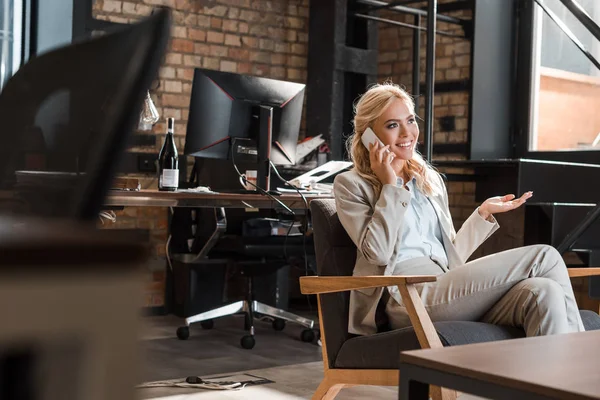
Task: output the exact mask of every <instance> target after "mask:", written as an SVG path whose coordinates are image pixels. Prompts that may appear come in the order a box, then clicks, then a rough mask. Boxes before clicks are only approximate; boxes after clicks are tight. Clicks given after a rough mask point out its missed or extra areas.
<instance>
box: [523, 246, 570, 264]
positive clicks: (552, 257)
mask: <svg viewBox="0 0 600 400" xmlns="http://www.w3.org/2000/svg"><path fill="white" fill-rule="evenodd" d="M531 247H532V250H534V251H535V252H536V253H537V254H538V257H539V259H540V262H541V263H542V264H543V265H544V266H546V267H554V266H557V267H562V268H566V265H565V262H564V260H563V258H562V256H561V254H560V253H559V252H558V250H556V248H554V247H552V246H550V245H547V244H538V245H534V246H531ZM536 258H537V257H536Z"/></svg>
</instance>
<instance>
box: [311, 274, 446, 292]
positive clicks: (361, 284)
mask: <svg viewBox="0 0 600 400" xmlns="http://www.w3.org/2000/svg"><path fill="white" fill-rule="evenodd" d="M435 281H436V277H435V275H406V276H403V275H401V276H379V275H374V276H303V277H301V278H300V291H301V292H302V294H323V293H335V292H346V291H348V290H357V289H367V288H373V287H384V286H397V285H409V284H413V283H422V282H435Z"/></svg>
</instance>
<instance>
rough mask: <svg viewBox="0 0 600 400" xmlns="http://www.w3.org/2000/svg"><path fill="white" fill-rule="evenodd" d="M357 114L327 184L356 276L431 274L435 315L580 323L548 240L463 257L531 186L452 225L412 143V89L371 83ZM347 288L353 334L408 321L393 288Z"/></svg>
mask: <svg viewBox="0 0 600 400" xmlns="http://www.w3.org/2000/svg"><path fill="white" fill-rule="evenodd" d="M355 112H356V115H355V118H354V135H353V136H352V137H351V138H350V141H349V145H350V153H351V156H352V160H353V161H354V169H353V170H351V171H348V172H345V173H343V174H340V175H338V176H337V177H336V179H335V182H334V186H333V188H334V190H333V191H334V196H335V201H336V208H337V212H338V217H339V220H340V222H341V224H342V225H343V226H344V228H345V230H346V232H347V233H348V236H350V238H351V239H352V241H353V242H354V244H355V245H356V247H357V250H358V251H357V257H356V264H355V266H354V271H353V274H354V275H356V276H367V275H369V276H370V275H388V276H389V275H393V276H396V275H436V276H437V280H436V281H435V282H427V283H423V284H420V285H419V287H418V288H417V290H418V291H419V294H420V296H421V299H422V300H423V303H424V305H425V307H426V309H427V312H428V313H429V315H430V316H431V319H432V320H433V321H434V322H436V321H448V320H459V321H460V320H463V321H484V322H487V323H492V324H499V325H512V326H518V327H523V328H524V330H525V332H526V334H527V335H528V336H534V335H547V334H554V333H566V332H577V331H581V330H583V329H584V328H583V324H582V322H581V317H580V315H579V312H578V309H577V304H576V302H575V296H574V294H573V289H572V287H571V282H570V281H569V276H568V273H567V269H566V266H565V263H564V261H563V260H562V257H561V256H560V254H559V253H558V251H556V249H554V248H553V247H550V246H545V245H542V246H528V247H521V248H517V249H513V250H508V251H504V252H500V253H496V254H492V255H490V256H487V257H483V258H480V259H477V260H474V261H469V262H467V260H468V259H469V258H470V257H471V255H472V254H473V252H474V251H475V250H476V249H477V248H478V247H479V246H480V245H481V243H483V242H484V241H485V240H486V239H487V238H488V237H490V236H491V235H492V234H493V233H494V232H495V231H496V230H497V229H498V228H499V225H498V223H497V222H496V219H495V218H494V217H493V215H494V214H497V213H502V212H506V211H510V210H513V209H515V208H517V207H520V206H521V205H523V204H524V203H525V201H526V200H527V199H529V198H530V197H531V196H532V195H533V194H532V193H531V192H527V193H525V194H524V195H523V196H521V197H520V198H518V199H515V196H514V195H511V194H508V195H505V196H497V197H492V198H489V199H487V200H486V201H484V202H483V203H482V204H481V205H480V206H479V207H477V209H476V210H475V211H473V213H472V214H471V216H470V217H469V218H467V220H466V221H465V223H464V224H463V226H462V227H461V228H460V229H459V231H458V232H456V231H455V229H454V225H453V222H452V216H451V215H450V210H449V207H448V195H447V192H446V188H445V185H444V181H443V180H442V177H441V176H440V174H438V173H437V171H435V170H434V169H433V168H432V167H431V166H429V165H428V164H427V163H426V162H425V161H424V160H423V158H422V157H421V156H420V155H419V153H417V152H416V150H415V147H416V143H417V141H418V138H419V128H418V126H417V124H416V121H415V115H414V106H413V101H412V98H411V97H410V95H409V94H408V93H406V92H405V91H404V90H403V89H401V88H400V87H399V86H397V85H394V84H391V83H387V84H383V85H375V86H373V87H371V88H370V89H369V90H368V91H367V92H366V93H365V94H364V95H363V96H362V97H361V98H360V100H359V101H358V102H357V104H356V107H355ZM369 129H371V130H373V132H374V134H375V135H376V136H377V137H378V138H379V139H380V140H381V142H382V143H381V144H377V142H376V141H375V144H374V145H373V144H370V145H369V149H368V150H367V148H366V147H365V146H363V144H362V140H361V139H362V136H363V135H364V134H365V132H368V131H369ZM387 150H389V152H387V153H386V151H387ZM350 296H351V297H350V315H349V326H348V330H349V332H350V333H353V334H359V335H365V334H372V333H376V332H377V331H378V329H379V324H378V323H379V322H382V321H384V320H385V318H387V322H386V323H387V324H389V326H390V327H391V328H392V329H398V328H403V327H406V326H409V325H410V321H409V318H408V313H407V310H406V307H405V306H404V304H403V301H402V299H401V297H400V294H399V292H398V288H397V287H395V286H390V287H388V288H386V289H385V290H384V289H381V288H366V289H360V290H356V291H353V292H352V293H351V295H350ZM382 310H385V312H384V315H381V311H382ZM376 314H378V315H376ZM376 321H377V323H376Z"/></svg>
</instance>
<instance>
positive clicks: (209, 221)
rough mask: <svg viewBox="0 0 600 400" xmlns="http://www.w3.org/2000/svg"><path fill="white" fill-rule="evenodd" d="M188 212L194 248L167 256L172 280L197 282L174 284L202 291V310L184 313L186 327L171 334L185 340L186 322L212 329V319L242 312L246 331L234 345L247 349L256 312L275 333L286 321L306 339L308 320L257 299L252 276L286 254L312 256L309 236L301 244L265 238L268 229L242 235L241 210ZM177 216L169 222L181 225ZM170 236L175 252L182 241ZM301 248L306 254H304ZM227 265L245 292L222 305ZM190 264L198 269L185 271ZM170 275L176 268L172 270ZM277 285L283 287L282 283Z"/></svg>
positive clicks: (310, 334)
mask: <svg viewBox="0 0 600 400" xmlns="http://www.w3.org/2000/svg"><path fill="white" fill-rule="evenodd" d="M178 212H179V213H182V214H185V213H189V212H190V211H189V210H177V211H176V213H175V214H177V213H178ZM194 214H195V220H196V221H197V225H198V228H197V231H196V233H195V234H194V237H195V243H196V244H198V245H197V246H193V247H192V250H194V251H195V252H194V253H188V254H182V253H179V254H173V259H174V263H175V264H177V263H179V264H178V265H177V266H178V269H179V271H180V272H179V274H180V275H179V276H178V278H177V279H178V280H186V277H185V276H182V275H187V276H190V275H191V276H194V277H198V282H192V283H191V284H189V285H176V286H178V287H179V290H193V289H195V291H196V292H202V305H203V306H204V307H206V308H208V310H206V311H204V312H201V313H199V314H196V315H192V316H188V317H187V318H186V319H185V322H186V325H185V326H182V327H180V328H178V329H177V337H178V338H179V339H181V340H186V339H188V337H189V335H190V331H189V326H190V325H191V324H193V323H197V322H199V323H200V325H201V326H202V328H204V329H212V327H213V325H214V322H213V320H214V319H216V318H220V317H224V316H228V315H234V314H238V313H243V314H244V315H245V323H244V328H245V330H246V331H248V334H246V335H244V336H243V337H242V338H241V340H240V345H241V346H242V347H243V348H245V349H252V348H253V347H254V346H255V344H256V341H255V338H254V332H255V331H254V319H255V318H256V317H257V316H259V317H265V316H266V317H267V318H268V319H270V320H271V321H272V326H273V329H275V330H277V331H281V330H283V329H284V328H285V325H286V321H287V322H292V323H296V324H299V325H302V326H303V327H305V329H304V330H303V331H302V333H301V335H300V339H301V340H302V341H304V342H312V341H313V340H314V339H315V337H316V334H317V333H316V332H315V331H314V330H313V328H314V321H313V320H310V319H308V318H304V317H301V316H299V315H296V314H293V313H291V312H289V311H286V310H284V309H282V308H278V307H277V306H273V305H268V304H265V302H262V301H259V300H262V299H260V297H261V294H262V293H261V292H260V291H257V290H256V289H255V287H256V286H257V285H256V280H255V278H257V277H259V276H267V275H269V274H275V273H276V271H277V270H279V269H281V268H283V267H285V266H286V265H288V259H289V258H290V257H292V256H294V257H299V258H303V257H305V256H308V257H310V256H311V255H312V254H314V251H312V249H313V248H314V247H313V243H312V239H311V238H307V239H306V243H303V238H302V237H299V236H290V237H288V238H287V241H286V238H285V237H282V236H268V234H270V232H268V234H267V235H264V236H260V237H256V236H249V235H245V234H244V228H243V226H244V224H245V223H246V224H247V220H248V217H247V216H246V215H244V211H243V210H234V209H229V210H227V215H226V214H225V210H223V209H197V210H196V211H195V212H194ZM182 219H183V220H185V217H184V218H181V215H174V216H173V219H172V223H173V222H174V221H175V220H179V221H180V223H181V220H182ZM184 224H185V223H184ZM180 226H181V225H180ZM246 226H247V225H246ZM177 230H178V227H176V226H174V225H173V224H172V232H173V234H174V235H176V234H177ZM173 238H174V239H176V240H174V241H172V242H171V244H172V246H173V248H174V249H175V251H177V250H180V249H181V246H180V245H178V243H181V242H182V240H181V239H183V241H185V238H181V237H179V238H176V237H175V236H173ZM304 245H305V246H304ZM305 247H306V250H307V251H306V252H307V255H305V254H304V248H305ZM286 256H287V257H286ZM228 266H230V267H232V268H234V269H235V271H236V273H239V274H240V275H241V276H242V277H243V278H244V279H245V283H246V296H245V298H244V300H240V301H235V302H233V303H231V304H227V305H222V304H221V297H222V290H221V288H222V287H223V284H224V280H225V279H224V274H225V270H226V268H227V267H228ZM194 267H195V268H197V269H202V271H197V272H196V274H191V271H190V269H191V268H194ZM174 270H175V268H174ZM174 273H177V272H176V271H174ZM188 279H189V278H188ZM283 284H284V285H287V281H286V282H284V283H283ZM182 286H188V287H187V288H186V287H182ZM200 286H201V287H200ZM192 288H193V289H192ZM286 292H287V288H284V289H283V290H281V292H280V293H279V295H280V296H287V293H286ZM199 295H200V294H199ZM176 297H178V300H179V302H181V301H182V297H185V294H184V295H182V294H181V293H178V294H176ZM188 300H189V299H188ZM265 301H267V300H265ZM204 307H203V308H204Z"/></svg>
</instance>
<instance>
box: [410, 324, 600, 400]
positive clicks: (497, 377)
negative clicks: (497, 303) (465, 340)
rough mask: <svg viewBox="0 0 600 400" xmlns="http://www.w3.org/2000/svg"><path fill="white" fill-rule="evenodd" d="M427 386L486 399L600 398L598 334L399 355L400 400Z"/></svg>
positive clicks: (424, 395) (424, 394) (413, 398)
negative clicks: (441, 387) (449, 389)
mask: <svg viewBox="0 0 600 400" xmlns="http://www.w3.org/2000/svg"><path fill="white" fill-rule="evenodd" d="M429 384H432V385H437V386H443V387H447V388H451V389H456V390H458V391H460V392H464V393H470V394H474V395H477V396H483V397H486V398H490V399H506V400H517V399H527V400H538V399H561V400H582V399H586V400H589V399H600V331H589V332H581V333H570V334H564V335H553V336H543V337H535V338H524V339H512V340H504V341H497V342H489V343H478V344H470V345H464V346H456V347H445V348H441V349H428V350H413V351H407V352H403V353H402V354H401V355H400V399H401V400H408V399H410V400H421V399H423V400H427V399H428V398H429V395H428V392H429Z"/></svg>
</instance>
